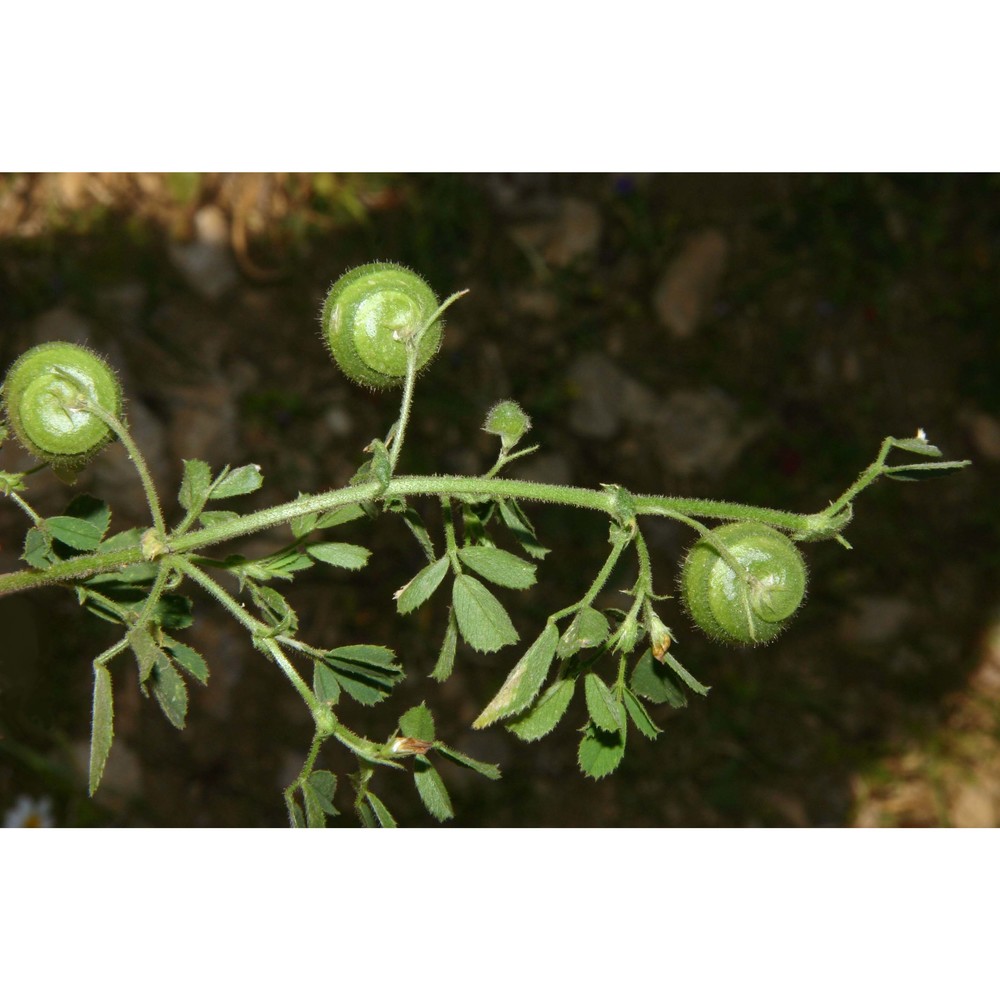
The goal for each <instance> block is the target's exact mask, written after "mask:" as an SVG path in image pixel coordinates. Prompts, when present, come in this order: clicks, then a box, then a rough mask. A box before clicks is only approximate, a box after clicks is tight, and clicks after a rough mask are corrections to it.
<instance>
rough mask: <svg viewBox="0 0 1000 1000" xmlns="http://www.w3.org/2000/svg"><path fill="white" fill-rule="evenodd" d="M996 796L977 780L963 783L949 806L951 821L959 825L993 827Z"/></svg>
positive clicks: (995, 822)
mask: <svg viewBox="0 0 1000 1000" xmlns="http://www.w3.org/2000/svg"><path fill="white" fill-rule="evenodd" d="M997 804H998V802H997V796H996V794H995V792H994V791H991V789H989V788H988V787H986V786H985V785H983V784H980V783H978V782H973V783H970V784H966V785H963V786H962V787H961V788H960V789H959V790H958V792H957V794H956V795H955V801H954V803H953V804H952V807H951V821H952V823H953V824H954V825H955V826H960V827H994V826H996V825H997V818H998V817H997Z"/></svg>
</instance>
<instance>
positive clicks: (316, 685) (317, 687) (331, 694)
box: [313, 660, 340, 705]
mask: <svg viewBox="0 0 1000 1000" xmlns="http://www.w3.org/2000/svg"><path fill="white" fill-rule="evenodd" d="M313 694H314V695H316V700H317V701H319V702H320V703H321V704H323V705H336V704H337V702H338V701H340V684H339V683H338V682H337V675H336V674H335V673H334V672H333V671H332V670H331V669H330V668H329V667H328V666H327V665H326V664H325V663H323V662H322V661H321V660H314V661H313Z"/></svg>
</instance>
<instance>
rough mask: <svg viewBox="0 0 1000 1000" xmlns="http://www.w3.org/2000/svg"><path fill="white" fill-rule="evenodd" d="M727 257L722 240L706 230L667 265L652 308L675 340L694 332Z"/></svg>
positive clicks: (716, 233) (723, 240) (692, 238)
mask: <svg viewBox="0 0 1000 1000" xmlns="http://www.w3.org/2000/svg"><path fill="white" fill-rule="evenodd" d="M728 256H729V243H728V241H727V240H726V237H725V236H723V235H722V233H720V232H718V231H717V230H715V229H707V230H705V231H704V232H701V233H697V234H696V235H694V236H692V237H691V238H690V239H689V240H688V241H687V243H685V244H684V246H683V248H682V249H681V251H680V253H679V254H678V255H677V256H676V257H675V258H674V259H673V260H672V261H671V262H670V265H669V266H668V267H667V270H666V271H665V272H664V274H663V277H662V278H661V279H660V281H659V283H658V284H657V286H656V289H655V290H654V292H653V308H654V309H655V310H656V315H657V316H658V317H659V320H660V322H661V323H662V324H663V325H664V326H665V327H667V329H668V330H669V331H670V332H671V333H672V334H673V335H674V336H675V337H679V338H684V337H690V336H691V335H692V334H693V333H694V332H695V330H696V329H697V327H698V325H699V323H700V322H701V320H702V318H703V316H704V314H705V310H706V308H707V307H708V305H710V303H711V301H712V298H713V297H714V295H715V292H716V289H717V288H718V286H719V281H720V279H721V278H722V275H723V272H724V271H725V268H726V260H727V258H728Z"/></svg>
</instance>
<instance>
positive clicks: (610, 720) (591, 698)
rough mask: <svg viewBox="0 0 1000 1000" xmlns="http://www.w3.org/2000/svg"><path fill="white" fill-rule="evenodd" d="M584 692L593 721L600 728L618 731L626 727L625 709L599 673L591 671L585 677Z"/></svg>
mask: <svg viewBox="0 0 1000 1000" xmlns="http://www.w3.org/2000/svg"><path fill="white" fill-rule="evenodd" d="M583 693H584V695H585V696H586V699H587V712H588V713H589V715H590V719H591V722H593V723H594V725H595V726H597V728H598V729H603V730H604V731H605V732H607V733H617V732H619V731H620V730H622V729H624V728H625V709H624V708H623V707H622V705H621V704H620V703H619V702H618V701H617V700H616V699H615V696H614V695H613V694H612V693H611V691H610V689H609V688H608V686H607V684H605V683H604V681H602V680H601V678H600V677H598V676H597V674H595V673H589V674H587V676H586V677H585V678H584V682H583Z"/></svg>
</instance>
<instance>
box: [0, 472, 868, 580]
mask: <svg viewBox="0 0 1000 1000" xmlns="http://www.w3.org/2000/svg"><path fill="white" fill-rule="evenodd" d="M868 481H870V479H869V480H868ZM859 482H861V480H859ZM865 485H867V482H866V483H865ZM858 488H863V487H858ZM852 489H853V488H852ZM852 495H853V494H852ZM379 496H381V498H382V499H384V500H393V499H403V498H406V497H410V496H453V497H454V496H458V497H480V498H494V499H515V500H535V501H538V502H540V503H553V504H563V505H566V506H571V507H578V508H580V509H582V510H594V511H599V512H600V513H603V514H611V513H613V507H614V502H615V501H614V497H613V495H612V494H610V493H608V492H607V491H606V490H592V489H587V488H585V487H581V486H554V485H552V484H549V483H533V482H525V481H521V480H516V479H485V478H483V477H476V476H397V477H395V478H393V479H391V480H390V481H389V485H388V486H387V487H386V488H385V490H384V491H382V489H381V487H380V486H379V484H378V483H362V484H360V485H357V486H345V487H342V488H340V489H336V490H331V491H330V492H328V493H320V494H316V495H314V496H307V497H300V498H298V499H297V500H293V501H291V502H290V503H284V504H279V505H278V506H276V507H269V508H266V509H265V510H260V511H256V512H254V513H252V514H246V515H244V516H243V517H237V518H234V519H233V520H232V521H225V522H224V523H222V524H215V525H212V526H211V527H208V528H200V529H198V530H196V531H189V532H185V533H182V534H179V535H175V536H173V537H171V538H169V539H168V545H169V549H170V551H171V552H175V553H184V552H194V551H197V550H200V549H205V548H208V547H209V546H212V545H218V544H220V543H222V542H228V541H232V540H233V539H235V538H240V537H242V536H244V535H251V534H255V533H257V532H260V531H264V530H266V529H268V528H273V527H275V526H277V525H280V524H284V523H286V522H287V521H290V520H292V519H293V518H296V517H303V516H305V515H307V514H317V513H326V512H328V511H330V510H334V509H336V508H338V507H345V506H347V505H349V504H356V503H362V502H364V501H371V500H374V499H376V497H379ZM634 501H635V511H636V514H638V515H658V516H662V517H675V516H677V515H693V516H696V517H710V518H719V519H722V520H743V521H755V522H758V523H761V524H770V525H772V526H773V527H777V528H782V529H784V530H786V531H792V532H794V531H802V530H804V529H805V528H807V527H809V526H810V525H811V524H812V523H813V522H814V521H815V518H816V516H817V515H806V514H791V513H787V512H786V511H780V510H773V509H771V508H767V507H751V506H748V505H746V504H735V503H726V502H723V501H718V500H690V499H684V498H677V497H667V496H636V497H634ZM827 510H829V508H827ZM824 513H825V512H824ZM141 561H143V555H142V552H141V551H140V550H139V548H137V547H132V548H128V549H120V550H117V551H115V552H103V553H87V554H85V555H81V556H75V557H73V558H70V559H66V560H63V561H61V562H58V563H56V564H55V565H53V566H51V567H49V568H48V569H44V570H37V569H29V570H19V571H15V572H13V573H7V574H4V575H0V596H2V595H4V594H12V593H15V592H18V591H23V590H30V589H32V588H35V587H42V586H45V585H47V584H50V583H56V582H58V581H60V580H73V579H79V578H81V577H86V576H91V575H92V574H94V573H101V572H107V571H109V570H115V569H122V568H124V567H125V566H130V565H133V564H135V563H138V562H141Z"/></svg>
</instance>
